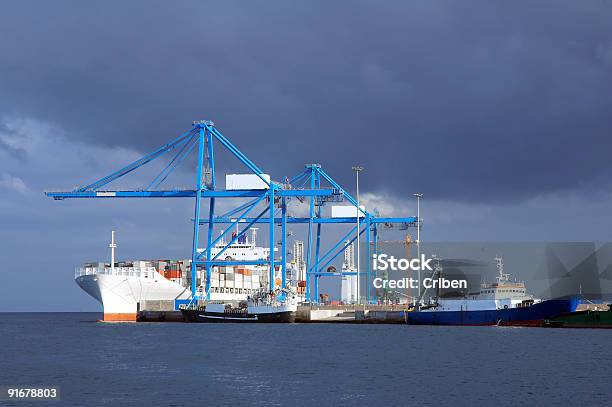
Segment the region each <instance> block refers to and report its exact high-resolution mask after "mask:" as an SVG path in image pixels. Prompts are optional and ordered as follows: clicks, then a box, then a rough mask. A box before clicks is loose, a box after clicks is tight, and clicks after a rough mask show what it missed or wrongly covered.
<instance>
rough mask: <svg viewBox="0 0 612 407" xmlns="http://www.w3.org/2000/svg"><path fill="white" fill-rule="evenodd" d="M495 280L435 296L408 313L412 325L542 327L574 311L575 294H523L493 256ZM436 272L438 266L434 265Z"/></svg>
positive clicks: (517, 284) (521, 288)
mask: <svg viewBox="0 0 612 407" xmlns="http://www.w3.org/2000/svg"><path fill="white" fill-rule="evenodd" d="M495 261H496V264H497V271H498V275H497V277H496V282H495V283H492V284H486V283H484V284H481V286H480V290H479V292H477V293H471V294H469V295H468V296H467V298H436V299H435V301H433V302H432V303H430V304H425V305H422V306H420V308H419V309H417V310H414V311H411V312H408V313H407V314H406V319H407V322H408V323H409V324H413V325H502V326H508V325H511V326H542V325H543V324H544V321H546V320H548V319H551V318H554V317H556V316H558V315H561V314H566V313H571V312H574V311H576V308H577V307H578V304H579V302H580V301H579V298H578V297H576V296H572V297H567V298H557V299H552V300H546V301H542V300H540V299H537V298H534V297H533V296H532V295H529V294H527V291H526V288H525V284H524V283H523V282H519V281H511V279H510V275H509V274H507V273H504V271H503V260H502V258H501V257H498V258H496V259H495ZM437 271H438V273H439V272H440V271H441V269H439V268H437Z"/></svg>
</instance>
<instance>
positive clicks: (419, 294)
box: [413, 193, 423, 306]
mask: <svg viewBox="0 0 612 407" xmlns="http://www.w3.org/2000/svg"><path fill="white" fill-rule="evenodd" d="M413 195H414V196H415V197H416V199H417V241H416V244H417V258H418V259H419V265H420V264H421V198H422V197H423V194H421V193H416V194H413ZM417 278H418V282H419V293H418V300H419V301H420V300H421V267H419V270H418V277H417ZM414 305H415V306H416V301H415V302H414Z"/></svg>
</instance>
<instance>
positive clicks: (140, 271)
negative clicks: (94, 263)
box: [74, 267, 163, 278]
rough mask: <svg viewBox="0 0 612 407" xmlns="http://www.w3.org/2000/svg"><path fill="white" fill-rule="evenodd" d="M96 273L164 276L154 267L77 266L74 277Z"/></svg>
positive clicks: (150, 276) (128, 275)
mask: <svg viewBox="0 0 612 407" xmlns="http://www.w3.org/2000/svg"><path fill="white" fill-rule="evenodd" d="M96 274H105V275H113V276H125V277H142V278H156V277H163V276H161V275H160V274H159V273H158V272H157V270H155V268H154V267H114V268H111V267H77V268H76V269H75V271H74V278H77V277H80V276H88V275H96Z"/></svg>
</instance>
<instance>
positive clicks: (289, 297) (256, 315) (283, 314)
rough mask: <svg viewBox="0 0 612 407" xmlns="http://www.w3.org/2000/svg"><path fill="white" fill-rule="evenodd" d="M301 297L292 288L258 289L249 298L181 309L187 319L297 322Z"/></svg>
mask: <svg viewBox="0 0 612 407" xmlns="http://www.w3.org/2000/svg"><path fill="white" fill-rule="evenodd" d="M296 311H297V297H296V295H295V294H294V293H293V292H291V291H290V290H286V289H283V290H276V291H275V292H274V293H266V292H263V291H262V292H258V293H256V294H255V295H254V296H253V297H249V298H248V299H247V300H246V301H240V302H237V303H236V302H220V303H214V302H213V303H206V304H204V305H198V306H185V307H182V308H181V313H182V314H183V320H184V321H185V322H285V323H287V322H288V323H291V322H295V314H296Z"/></svg>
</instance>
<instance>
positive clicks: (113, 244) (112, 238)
mask: <svg viewBox="0 0 612 407" xmlns="http://www.w3.org/2000/svg"><path fill="white" fill-rule="evenodd" d="M108 247H110V249H111V273H115V248H116V247H117V245H116V244H115V231H114V230H112V231H111V242H110V244H109V245H108Z"/></svg>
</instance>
